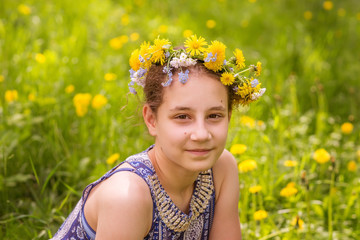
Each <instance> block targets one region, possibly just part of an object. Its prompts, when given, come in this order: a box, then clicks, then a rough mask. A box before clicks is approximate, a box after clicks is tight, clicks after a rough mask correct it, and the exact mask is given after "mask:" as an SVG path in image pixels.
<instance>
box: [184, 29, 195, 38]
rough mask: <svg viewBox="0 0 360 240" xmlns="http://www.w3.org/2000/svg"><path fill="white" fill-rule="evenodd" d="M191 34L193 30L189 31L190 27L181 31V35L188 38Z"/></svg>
mask: <svg viewBox="0 0 360 240" xmlns="http://www.w3.org/2000/svg"><path fill="white" fill-rule="evenodd" d="M191 35H193V31H191V30H190V29H186V30H185V31H184V32H183V36H184V37H185V38H188V37H190V36H191Z"/></svg>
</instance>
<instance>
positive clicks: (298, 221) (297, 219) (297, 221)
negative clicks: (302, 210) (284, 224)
mask: <svg viewBox="0 0 360 240" xmlns="http://www.w3.org/2000/svg"><path fill="white" fill-rule="evenodd" d="M290 224H291V225H292V226H294V227H295V228H297V229H303V228H304V221H303V220H302V219H301V218H300V217H299V216H296V217H295V218H293V220H291V223H290Z"/></svg>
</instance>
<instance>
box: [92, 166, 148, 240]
mask: <svg viewBox="0 0 360 240" xmlns="http://www.w3.org/2000/svg"><path fill="white" fill-rule="evenodd" d="M94 190H95V191H94V192H93V195H92V196H91V199H90V198H89V202H87V203H89V206H88V207H89V208H88V209H86V207H87V206H86V205H85V210H86V211H85V214H86V213H87V212H88V213H89V212H90V211H91V213H90V214H88V215H89V216H90V217H91V216H92V219H93V222H95V223H96V227H95V228H94V230H95V231H96V239H101V240H102V239H129V240H139V239H144V237H145V236H146V235H147V233H148V232H149V230H150V228H151V223H152V200H151V195H150V191H149V188H148V187H147V185H146V183H145V182H144V181H143V180H142V179H141V178H140V177H139V176H137V175H135V174H133V173H129V172H121V173H117V174H114V175H113V176H112V177H111V178H109V179H108V180H106V181H104V182H103V183H101V185H100V186H99V187H98V188H97V189H94Z"/></svg>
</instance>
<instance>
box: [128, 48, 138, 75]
mask: <svg viewBox="0 0 360 240" xmlns="http://www.w3.org/2000/svg"><path fill="white" fill-rule="evenodd" d="M139 54H140V51H139V49H135V50H134V51H133V52H132V53H131V55H130V58H129V64H130V67H131V68H132V70H134V71H137V70H139V68H140V65H141V62H140V59H139Z"/></svg>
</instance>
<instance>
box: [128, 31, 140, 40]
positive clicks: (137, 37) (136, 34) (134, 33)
mask: <svg viewBox="0 0 360 240" xmlns="http://www.w3.org/2000/svg"><path fill="white" fill-rule="evenodd" d="M139 37H140V35H139V34H138V33H137V32H133V33H132V34H130V40H131V41H133V42H135V41H136V40H138V39H139Z"/></svg>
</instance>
